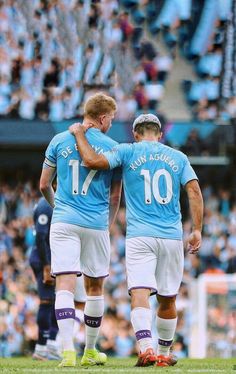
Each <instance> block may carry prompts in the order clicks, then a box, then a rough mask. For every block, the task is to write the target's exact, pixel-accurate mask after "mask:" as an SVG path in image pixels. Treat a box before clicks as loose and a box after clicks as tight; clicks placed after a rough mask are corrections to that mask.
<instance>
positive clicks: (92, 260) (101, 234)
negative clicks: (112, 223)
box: [50, 222, 110, 278]
mask: <svg viewBox="0 0 236 374" xmlns="http://www.w3.org/2000/svg"><path fill="white" fill-rule="evenodd" d="M50 247H51V272H52V275H54V276H55V275H58V274H77V275H81V273H83V274H85V275H87V276H88V277H92V278H99V277H107V276H108V275H109V274H108V273H109V264H110V238H109V232H108V230H94V229H89V228H86V227H81V226H78V225H71V224H69V223H59V222H58V223H53V224H52V225H51V229H50Z"/></svg>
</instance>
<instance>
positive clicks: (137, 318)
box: [131, 307, 153, 353]
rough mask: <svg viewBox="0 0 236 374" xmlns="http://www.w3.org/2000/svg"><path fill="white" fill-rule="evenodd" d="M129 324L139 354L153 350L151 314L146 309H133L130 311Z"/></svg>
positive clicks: (149, 310)
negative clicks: (132, 330)
mask: <svg viewBox="0 0 236 374" xmlns="http://www.w3.org/2000/svg"><path fill="white" fill-rule="evenodd" d="M131 323H132V326H133V329H134V332H135V336H136V339H137V342H138V344H139V348H140V351H141V353H143V352H145V351H146V350H147V349H148V348H152V349H153V341H152V333H151V324H152V312H151V309H148V308H141V307H139V308H134V309H133V310H132V311H131Z"/></svg>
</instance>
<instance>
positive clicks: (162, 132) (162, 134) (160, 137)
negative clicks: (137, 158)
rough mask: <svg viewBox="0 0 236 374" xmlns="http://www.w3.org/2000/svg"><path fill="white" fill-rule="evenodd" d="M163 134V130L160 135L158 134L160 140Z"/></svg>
mask: <svg viewBox="0 0 236 374" xmlns="http://www.w3.org/2000/svg"><path fill="white" fill-rule="evenodd" d="M162 135H163V132H160V133H159V136H158V140H160V139H161V138H162Z"/></svg>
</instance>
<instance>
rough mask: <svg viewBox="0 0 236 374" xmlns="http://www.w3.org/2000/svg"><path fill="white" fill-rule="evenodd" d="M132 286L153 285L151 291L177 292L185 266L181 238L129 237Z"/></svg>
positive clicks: (129, 276)
mask: <svg viewBox="0 0 236 374" xmlns="http://www.w3.org/2000/svg"><path fill="white" fill-rule="evenodd" d="M126 269H127V278H128V289H129V292H130V290H132V289H134V288H150V290H151V294H155V293H157V294H158V295H160V296H174V295H177V293H178V290H179V287H180V284H181V281H182V277H183V269H184V250H183V242H182V241H181V240H172V239H160V238H152V237H136V238H130V239H126Z"/></svg>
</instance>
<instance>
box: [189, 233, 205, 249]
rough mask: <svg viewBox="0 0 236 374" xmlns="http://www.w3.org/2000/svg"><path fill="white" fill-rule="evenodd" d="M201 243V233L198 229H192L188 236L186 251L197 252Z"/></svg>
mask: <svg viewBox="0 0 236 374" xmlns="http://www.w3.org/2000/svg"><path fill="white" fill-rule="evenodd" d="M201 244H202V234H201V231H200V230H193V231H192V232H191V234H190V235H189V238H188V252H189V253H190V254H197V253H198V251H199V248H200V247H201Z"/></svg>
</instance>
